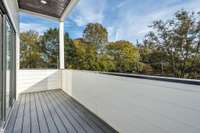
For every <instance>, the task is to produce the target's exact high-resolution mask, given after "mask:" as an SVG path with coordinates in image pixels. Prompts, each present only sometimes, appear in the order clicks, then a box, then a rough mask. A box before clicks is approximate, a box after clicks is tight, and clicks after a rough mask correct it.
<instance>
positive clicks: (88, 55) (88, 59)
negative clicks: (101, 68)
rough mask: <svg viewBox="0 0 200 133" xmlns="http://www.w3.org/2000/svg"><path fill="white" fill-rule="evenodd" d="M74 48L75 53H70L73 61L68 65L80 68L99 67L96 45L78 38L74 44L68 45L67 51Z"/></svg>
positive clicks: (94, 68) (93, 68)
mask: <svg viewBox="0 0 200 133" xmlns="http://www.w3.org/2000/svg"><path fill="white" fill-rule="evenodd" d="M70 50H73V54H72V56H71V55H68V56H71V57H67V58H70V59H71V61H70V62H69V64H68V66H69V68H72V69H80V70H96V69H97V56H96V55H97V54H96V46H95V45H92V44H89V43H86V42H85V41H84V40H83V39H81V38H80V39H76V40H74V41H73V44H72V45H70V46H68V48H67V49H66V51H67V52H68V51H70Z"/></svg>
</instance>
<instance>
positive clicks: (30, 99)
mask: <svg viewBox="0 0 200 133" xmlns="http://www.w3.org/2000/svg"><path fill="white" fill-rule="evenodd" d="M5 133H116V131H115V130H114V129H112V128H111V127H110V126H109V125H108V124H106V123H105V122H103V121H102V120H101V119H99V118H98V117H96V116H95V115H94V114H92V113H91V112H90V111H88V110H87V109H86V108H84V107H83V106H82V105H80V104H79V103H78V102H76V101H75V100H74V99H73V98H71V97H70V96H69V95H67V94H66V93H65V92H63V91H62V90H52V91H44V92H36V93H27V94H22V95H20V97H19V100H18V101H16V103H15V105H14V108H13V111H12V114H11V117H10V120H9V121H8V124H7V127H6V128H5Z"/></svg>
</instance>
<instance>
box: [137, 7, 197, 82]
mask: <svg viewBox="0 0 200 133" xmlns="http://www.w3.org/2000/svg"><path fill="white" fill-rule="evenodd" d="M199 16H200V15H199V14H198V13H197V14H195V13H193V12H192V13H189V12H187V11H185V10H180V11H177V12H176V13H175V17H174V18H173V19H170V20H167V21H162V20H159V21H155V22H154V23H153V25H152V28H153V29H154V31H153V32H150V33H149V34H148V35H147V36H146V39H145V40H144V44H143V46H142V47H140V49H141V50H140V52H141V56H142V59H143V62H145V63H149V64H150V65H151V66H152V67H153V68H154V69H155V70H156V71H157V72H159V70H161V69H162V70H161V71H162V72H163V71H164V74H173V75H174V76H176V77H181V78H183V77H187V78H192V77H194V76H193V75H194V72H193V70H196V67H197V66H198V65H199V61H198V60H199V58H198V57H199V55H200V37H199V34H200V28H199V27H200V26H199V25H200V20H199ZM156 64H157V65H156ZM159 64H160V65H159ZM195 73H198V72H197V71H196V72H195ZM198 74H199V73H198Z"/></svg>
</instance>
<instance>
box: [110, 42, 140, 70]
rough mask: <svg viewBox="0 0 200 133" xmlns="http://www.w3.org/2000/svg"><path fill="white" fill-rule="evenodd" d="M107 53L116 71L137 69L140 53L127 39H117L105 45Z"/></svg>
mask: <svg viewBox="0 0 200 133" xmlns="http://www.w3.org/2000/svg"><path fill="white" fill-rule="evenodd" d="M107 50H108V55H109V56H110V57H111V58H112V59H113V62H114V63H115V66H116V69H115V71H117V72H133V71H138V70H139V69H140V68H138V67H140V66H141V65H139V60H140V54H139V51H138V49H137V48H136V47H135V46H134V45H133V44H132V43H130V42H128V41H117V42H113V43H111V44H109V45H108V46H107Z"/></svg>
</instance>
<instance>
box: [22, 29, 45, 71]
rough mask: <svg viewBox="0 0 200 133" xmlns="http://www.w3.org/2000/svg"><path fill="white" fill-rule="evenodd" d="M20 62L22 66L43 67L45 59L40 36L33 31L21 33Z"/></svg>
mask: <svg viewBox="0 0 200 133" xmlns="http://www.w3.org/2000/svg"><path fill="white" fill-rule="evenodd" d="M20 40H21V45H20V64H21V66H20V67H21V68H41V67H43V60H42V55H41V47H40V36H39V35H38V33H36V32H33V31H28V32H23V33H21V35H20Z"/></svg>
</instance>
